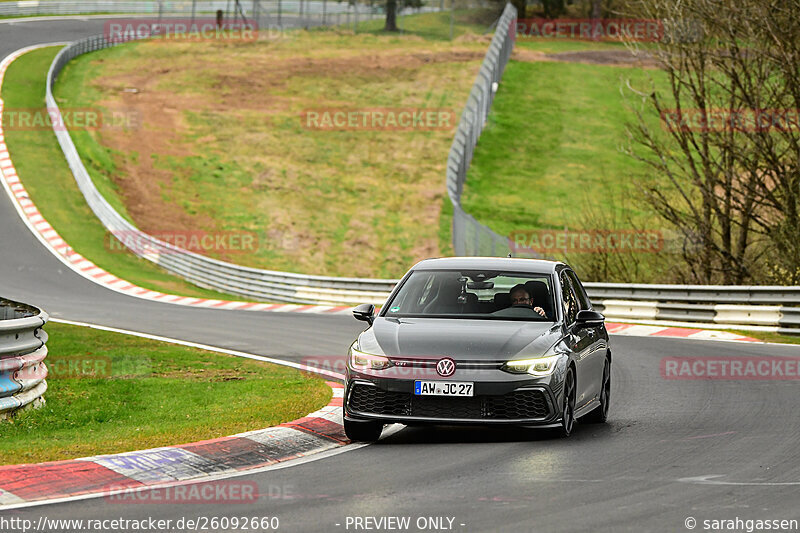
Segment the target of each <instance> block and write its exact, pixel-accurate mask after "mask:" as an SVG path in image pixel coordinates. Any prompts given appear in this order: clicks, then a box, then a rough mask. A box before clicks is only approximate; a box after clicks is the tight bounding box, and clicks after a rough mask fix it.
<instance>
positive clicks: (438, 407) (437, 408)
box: [348, 383, 550, 420]
mask: <svg viewBox="0 0 800 533" xmlns="http://www.w3.org/2000/svg"><path fill="white" fill-rule="evenodd" d="M348 407H349V409H350V410H351V411H354V412H359V413H372V414H377V415H394V416H413V417H421V418H454V419H455V418H462V419H470V420H481V419H496V420H517V419H524V418H545V417H547V415H548V414H549V412H550V411H549V409H548V405H547V399H546V398H545V395H544V393H543V392H542V391H541V390H519V391H514V392H510V393H508V394H504V395H502V396H473V397H472V398H452V397H447V396H415V395H413V394H409V393H405V392H391V391H385V390H382V389H379V388H377V387H373V386H371V385H364V384H360V383H356V384H355V385H353V388H352V389H351V391H350V397H349V399H348Z"/></svg>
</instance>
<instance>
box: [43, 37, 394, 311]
mask: <svg viewBox="0 0 800 533" xmlns="http://www.w3.org/2000/svg"><path fill="white" fill-rule="evenodd" d="M116 44H119V43H118V42H112V41H109V40H108V39H106V38H105V37H103V36H97V37H90V38H88V39H83V40H81V41H76V42H74V43H72V44H70V45H68V46H66V47H65V48H64V49H62V50H61V52H59V53H58V55H57V56H56V57H55V59H54V60H53V63H52V65H50V71H49V72H48V75H47V93H46V101H47V107H48V109H49V111H50V113H51V114H52V113H58V114H59V115H60V111H59V110H58V105H57V104H56V101H55V98H54V97H53V92H52V88H53V84H54V83H55V80H56V78H57V77H58V74H59V72H61V70H62V69H63V68H64V65H66V64H67V62H69V61H70V60H71V59H72V58H74V57H76V56H79V55H81V54H85V53H87V52H92V51H95V50H101V49H103V48H107V47H110V46H115V45H116ZM58 122H59V120H53V124H54V125H55V124H57V123H58ZM54 132H55V134H56V137H57V138H58V142H59V144H60V145H61V149H62V151H63V152H64V155H65V157H66V159H67V162H68V164H69V167H70V169H71V170H72V173H73V175H74V176H75V180H76V181H77V183H78V187H79V188H80V190H81V192H82V193H83V195H84V197H85V198H86V201H87V203H88V204H89V207H91V209H92V211H94V213H95V215H96V216H97V218H99V219H100V221H101V222H102V223H103V225H104V226H105V227H106V229H107V230H108V231H109V232H110V233H111V234H112V235H115V236H125V238H124V239H120V241H121V242H123V244H124V243H125V241H131V240H133V241H135V242H136V246H134V247H133V248H131V251H133V252H134V253H135V254H137V255H138V256H140V257H142V258H144V259H147V260H149V261H152V262H154V263H156V264H158V265H159V266H161V267H163V268H164V269H165V270H167V271H169V272H172V273H174V274H177V275H179V276H181V277H183V278H185V279H187V280H189V281H191V282H192V283H195V284H197V285H199V286H201V287H207V288H211V289H216V290H219V291H222V292H226V293H229V294H238V295H242V296H246V297H248V298H254V299H258V300H267V301H279V302H292V303H304V304H322V305H329V304H334V305H335V304H357V303H363V302H372V303H376V304H382V303H383V302H384V301H385V299H386V296H387V295H388V293H389V292H391V290H392V288H393V287H394V285H395V284H396V283H397V280H391V279H359V278H336V277H325V276H312V275H304V274H294V273H287V272H276V271H271V270H261V269H257V268H248V267H243V266H239V265H235V264H232V263H227V262H224V261H219V260H216V259H212V258H209V257H205V256H202V255H199V254H195V253H192V252H189V251H187V250H183V249H181V248H178V247H176V246H173V245H171V244H169V243H166V242H164V241H161V240H159V239H156V238H154V237H152V236H150V235H147V234H146V233H144V232H142V231H140V230H139V229H137V228H136V227H135V226H134V225H133V224H131V223H130V222H128V221H127V220H125V218H123V217H122V216H121V215H120V214H119V213H117V211H116V210H115V209H114V208H113V207H111V205H110V204H109V203H108V202H107V201H106V199H105V198H103V196H102V195H101V194H100V192H99V191H98V190H97V188H96V187H95V185H94V183H93V182H92V179H91V178H90V176H89V173H88V171H87V170H86V167H84V165H83V162H82V161H81V159H80V156H79V155H78V152H77V150H76V149H75V145H74V143H73V142H72V138H71V137H70V135H69V132H67V131H65V130H64V129H63V128H58V127H54Z"/></svg>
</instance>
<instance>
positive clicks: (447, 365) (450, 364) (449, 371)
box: [436, 357, 456, 378]
mask: <svg viewBox="0 0 800 533" xmlns="http://www.w3.org/2000/svg"><path fill="white" fill-rule="evenodd" d="M436 372H437V373H438V374H439V375H440V376H442V377H443V378H449V377H450V376H452V375H453V374H455V373H456V362H455V361H453V360H452V359H450V358H449V357H445V358H444V359H439V362H438V363H436Z"/></svg>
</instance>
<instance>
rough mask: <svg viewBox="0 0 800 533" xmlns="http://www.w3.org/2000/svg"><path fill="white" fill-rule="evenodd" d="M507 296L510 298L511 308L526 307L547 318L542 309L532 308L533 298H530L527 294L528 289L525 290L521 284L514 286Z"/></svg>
mask: <svg viewBox="0 0 800 533" xmlns="http://www.w3.org/2000/svg"><path fill="white" fill-rule="evenodd" d="M509 295H510V296H511V306H512V307H528V308H531V309H533V310H534V311H535V312H537V313H539V314H540V315H542V316H544V317H546V316H547V315H546V314H545V312H544V309H542V308H541V307H534V305H533V298H531V295H530V294H529V293H528V289H526V288H525V285H523V284H521V283H520V284H519V285H514V287H513V288H512V289H511V292H510V293H509Z"/></svg>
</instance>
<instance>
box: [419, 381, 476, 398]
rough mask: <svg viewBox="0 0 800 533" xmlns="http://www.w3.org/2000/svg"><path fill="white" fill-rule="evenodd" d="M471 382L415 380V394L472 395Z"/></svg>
mask: <svg viewBox="0 0 800 533" xmlns="http://www.w3.org/2000/svg"><path fill="white" fill-rule="evenodd" d="M472 389H473V387H472V383H467V382H463V381H458V382H456V381H415V382H414V394H415V395H417V396H472Z"/></svg>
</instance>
